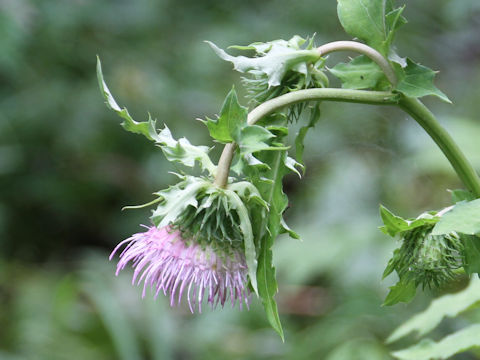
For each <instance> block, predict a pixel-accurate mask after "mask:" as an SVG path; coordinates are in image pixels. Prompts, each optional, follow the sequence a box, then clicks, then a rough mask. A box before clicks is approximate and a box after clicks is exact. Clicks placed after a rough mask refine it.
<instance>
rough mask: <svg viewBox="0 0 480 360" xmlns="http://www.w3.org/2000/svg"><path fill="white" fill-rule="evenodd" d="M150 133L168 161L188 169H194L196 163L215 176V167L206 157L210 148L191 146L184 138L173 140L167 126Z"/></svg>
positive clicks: (152, 130)
mask: <svg viewBox="0 0 480 360" xmlns="http://www.w3.org/2000/svg"><path fill="white" fill-rule="evenodd" d="M150 133H151V134H152V137H153V140H155V142H156V143H157V145H158V146H159V147H160V148H161V149H162V151H163V154H164V155H165V157H166V158H167V160H168V161H172V162H179V163H181V164H183V165H185V166H188V167H194V166H195V162H196V161H198V163H199V164H200V167H201V168H202V169H203V170H207V171H208V172H209V173H210V174H211V175H214V174H215V172H216V170H217V167H216V165H214V164H213V162H212V160H211V159H210V157H209V155H208V153H209V152H210V148H208V147H207V146H196V145H192V144H191V143H190V141H188V139H186V138H180V139H178V140H175V139H174V138H173V136H172V133H171V132H170V129H169V128H168V127H167V125H165V127H164V128H163V129H162V130H160V131H159V132H157V131H156V130H154V129H151V131H150Z"/></svg>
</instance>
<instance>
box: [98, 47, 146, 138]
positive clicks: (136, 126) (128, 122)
mask: <svg viewBox="0 0 480 360" xmlns="http://www.w3.org/2000/svg"><path fill="white" fill-rule="evenodd" d="M97 79H98V85H99V87H100V91H101V92H102V95H103V97H104V98H105V104H107V106H108V108H109V109H111V110H113V111H115V112H116V113H117V114H118V116H120V117H121V118H123V122H122V124H121V125H122V126H123V128H124V129H125V130H127V131H130V132H133V133H135V134H141V135H144V136H145V137H146V138H147V139H150V140H153V138H152V135H151V134H150V129H151V128H152V127H153V128H155V120H152V118H151V117H150V116H149V119H148V121H142V122H137V121H135V120H133V119H132V117H131V116H130V114H129V113H128V110H127V109H126V108H123V109H122V108H120V106H119V105H118V104H117V102H116V101H115V99H114V98H113V96H112V94H111V92H110V90H109V89H108V86H107V84H106V83H105V80H104V79H103V73H102V64H101V62H100V58H99V57H98V56H97Z"/></svg>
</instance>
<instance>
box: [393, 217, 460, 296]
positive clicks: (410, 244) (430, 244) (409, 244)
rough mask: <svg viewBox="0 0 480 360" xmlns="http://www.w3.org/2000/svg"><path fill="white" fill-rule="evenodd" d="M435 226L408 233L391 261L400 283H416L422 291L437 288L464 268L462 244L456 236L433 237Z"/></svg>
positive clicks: (415, 229) (404, 235)
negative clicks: (420, 286) (455, 272)
mask: <svg viewBox="0 0 480 360" xmlns="http://www.w3.org/2000/svg"><path fill="white" fill-rule="evenodd" d="M433 227H434V225H424V226H420V227H417V228H414V229H412V230H408V231H406V232H405V233H404V234H403V236H402V246H401V247H400V248H399V249H397V250H396V251H395V253H394V255H393V258H392V259H391V260H390V263H389V265H388V268H390V269H394V270H395V271H396V272H397V274H398V276H399V277H400V279H403V280H405V281H408V282H410V281H413V282H414V283H415V285H422V287H423V288H425V287H429V288H433V287H438V286H440V285H441V284H443V283H445V282H446V281H448V280H450V279H452V278H453V276H454V271H455V270H456V269H459V268H461V267H462V266H463V265H464V264H463V262H464V259H463V243H462V241H461V239H460V237H459V236H458V235H457V234H456V233H451V234H445V235H431V232H432V229H433Z"/></svg>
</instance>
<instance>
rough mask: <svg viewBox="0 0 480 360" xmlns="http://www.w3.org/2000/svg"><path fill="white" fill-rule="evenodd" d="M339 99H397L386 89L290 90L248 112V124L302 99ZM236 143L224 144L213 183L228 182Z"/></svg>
mask: <svg viewBox="0 0 480 360" xmlns="http://www.w3.org/2000/svg"><path fill="white" fill-rule="evenodd" d="M319 100H322V101H340V102H351V103H363V104H375V105H392V104H397V103H398V100H399V95H398V94H393V93H391V92H386V91H365V90H349V89H330V88H321V89H307V90H299V91H295V92H291V93H288V94H285V95H281V96H279V97H276V98H273V99H271V100H268V101H266V102H264V103H262V104H260V105H259V106H257V107H256V108H255V109H253V110H252V111H251V112H250V113H249V114H248V120H247V122H248V124H249V125H253V124H255V123H256V122H257V121H259V120H260V119H262V118H263V117H264V116H266V115H269V114H271V113H273V112H275V111H278V110H280V109H282V108H284V107H286V106H289V105H293V104H296V103H299V102H304V101H319ZM235 148H236V145H235V144H234V143H230V144H227V145H225V148H224V149H223V152H222V155H221V156H220V160H219V162H218V167H217V174H216V176H215V181H214V184H215V185H217V186H220V187H222V188H225V187H226V186H227V183H228V174H229V172H230V165H231V163H232V159H233V155H234V152H235Z"/></svg>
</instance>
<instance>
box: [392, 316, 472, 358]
mask: <svg viewBox="0 0 480 360" xmlns="http://www.w3.org/2000/svg"><path fill="white" fill-rule="evenodd" d="M478 334H480V324H474V325H470V326H468V327H466V328H464V329H462V330H459V331H457V332H455V333H453V334H451V335H449V336H446V337H444V338H443V339H442V340H440V341H439V342H435V341H433V340H430V339H424V340H422V341H420V342H419V343H418V344H416V345H414V346H412V347H410V348H407V349H404V350H399V351H394V352H393V353H392V355H393V356H394V357H396V358H397V359H400V360H443V359H448V358H450V357H451V356H453V355H455V354H458V353H461V352H464V351H467V350H469V349H471V348H474V347H480V337H479V336H478Z"/></svg>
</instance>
